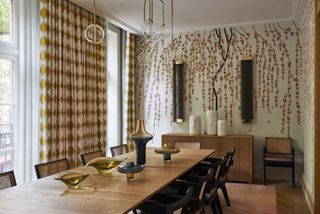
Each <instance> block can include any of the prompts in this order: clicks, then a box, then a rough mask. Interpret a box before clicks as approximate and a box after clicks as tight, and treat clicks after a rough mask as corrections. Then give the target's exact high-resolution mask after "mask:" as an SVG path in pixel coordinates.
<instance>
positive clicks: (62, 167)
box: [34, 158, 70, 179]
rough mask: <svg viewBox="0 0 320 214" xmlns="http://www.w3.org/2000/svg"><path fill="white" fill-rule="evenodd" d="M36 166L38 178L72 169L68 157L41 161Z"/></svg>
mask: <svg viewBox="0 0 320 214" xmlns="http://www.w3.org/2000/svg"><path fill="white" fill-rule="evenodd" d="M34 167H35V169H36V174H37V178H38V179H39V178H43V177H47V176H50V175H54V174H57V173H59V172H64V171H67V170H70V165H69V161H68V159H66V158H64V159H59V160H55V161H50V162H47V163H40V164H37V165H35V166H34Z"/></svg>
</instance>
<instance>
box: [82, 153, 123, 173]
mask: <svg viewBox="0 0 320 214" xmlns="http://www.w3.org/2000/svg"><path fill="white" fill-rule="evenodd" d="M126 159H127V158H124V159H117V158H111V157H99V158H94V159H92V160H91V161H89V163H87V165H86V166H85V167H86V168H87V167H88V166H92V167H94V168H96V170H98V172H99V173H100V174H109V173H111V172H112V169H113V168H114V167H116V166H118V165H119V164H120V163H121V162H122V161H125V160H126Z"/></svg>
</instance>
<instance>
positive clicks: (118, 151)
mask: <svg viewBox="0 0 320 214" xmlns="http://www.w3.org/2000/svg"><path fill="white" fill-rule="evenodd" d="M110 151H111V154H112V157H115V156H119V155H123V154H125V153H128V152H129V148H128V145H127V144H123V145H120V146H114V147H110Z"/></svg>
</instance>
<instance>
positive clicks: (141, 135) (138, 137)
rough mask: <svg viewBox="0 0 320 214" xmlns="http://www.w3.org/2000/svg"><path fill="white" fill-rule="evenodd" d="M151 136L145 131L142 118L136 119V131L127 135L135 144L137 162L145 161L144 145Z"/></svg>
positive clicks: (139, 163)
mask: <svg viewBox="0 0 320 214" xmlns="http://www.w3.org/2000/svg"><path fill="white" fill-rule="evenodd" d="M152 138H153V136H152V135H151V134H149V133H148V132H147V131H146V128H145V126H144V121H143V120H138V123H137V129H136V132H135V133H133V134H132V135H130V136H129V139H130V140H132V141H133V142H134V144H135V146H136V155H137V164H138V165H144V164H145V163H146V146H147V143H148V142H149V141H150V140H152Z"/></svg>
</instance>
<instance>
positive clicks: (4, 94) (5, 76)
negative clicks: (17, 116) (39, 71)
mask: <svg viewBox="0 0 320 214" xmlns="http://www.w3.org/2000/svg"><path fill="white" fill-rule="evenodd" d="M0 1H1V0H0ZM13 108H14V106H13V61H10V60H6V59H0V173H1V172H4V171H9V170H13V160H14V159H13V158H14V143H13V142H14V141H13Z"/></svg>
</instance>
